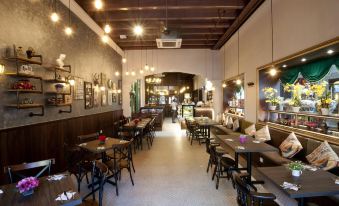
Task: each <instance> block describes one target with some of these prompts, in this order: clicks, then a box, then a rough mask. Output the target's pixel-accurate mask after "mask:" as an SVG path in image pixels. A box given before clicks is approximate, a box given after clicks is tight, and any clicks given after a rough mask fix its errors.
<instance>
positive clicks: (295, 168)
mask: <svg viewBox="0 0 339 206" xmlns="http://www.w3.org/2000/svg"><path fill="white" fill-rule="evenodd" d="M288 168H289V169H290V170H291V171H292V176H294V177H300V175H301V174H302V170H303V169H304V164H303V163H302V162H301V161H294V162H290V163H289V164H288Z"/></svg>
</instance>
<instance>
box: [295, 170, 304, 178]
mask: <svg viewBox="0 0 339 206" xmlns="http://www.w3.org/2000/svg"><path fill="white" fill-rule="evenodd" d="M302 173H303V172H302V171H301V170H292V176H294V177H300V175H301V174H302Z"/></svg>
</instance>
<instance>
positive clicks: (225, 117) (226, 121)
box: [223, 114, 228, 126]
mask: <svg viewBox="0 0 339 206" xmlns="http://www.w3.org/2000/svg"><path fill="white" fill-rule="evenodd" d="M227 123H228V115H226V114H223V125H224V126H227Z"/></svg>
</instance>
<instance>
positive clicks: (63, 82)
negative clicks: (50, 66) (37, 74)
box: [45, 79, 69, 84]
mask: <svg viewBox="0 0 339 206" xmlns="http://www.w3.org/2000/svg"><path fill="white" fill-rule="evenodd" d="M45 82H48V83H54V84H57V83H62V84H69V82H68V81H66V80H57V79H45Z"/></svg>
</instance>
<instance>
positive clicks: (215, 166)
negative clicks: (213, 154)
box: [212, 165, 217, 180]
mask: <svg viewBox="0 0 339 206" xmlns="http://www.w3.org/2000/svg"><path fill="white" fill-rule="evenodd" d="M216 173H217V165H214V170H213V175H212V180H214V177H215V175H216Z"/></svg>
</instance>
